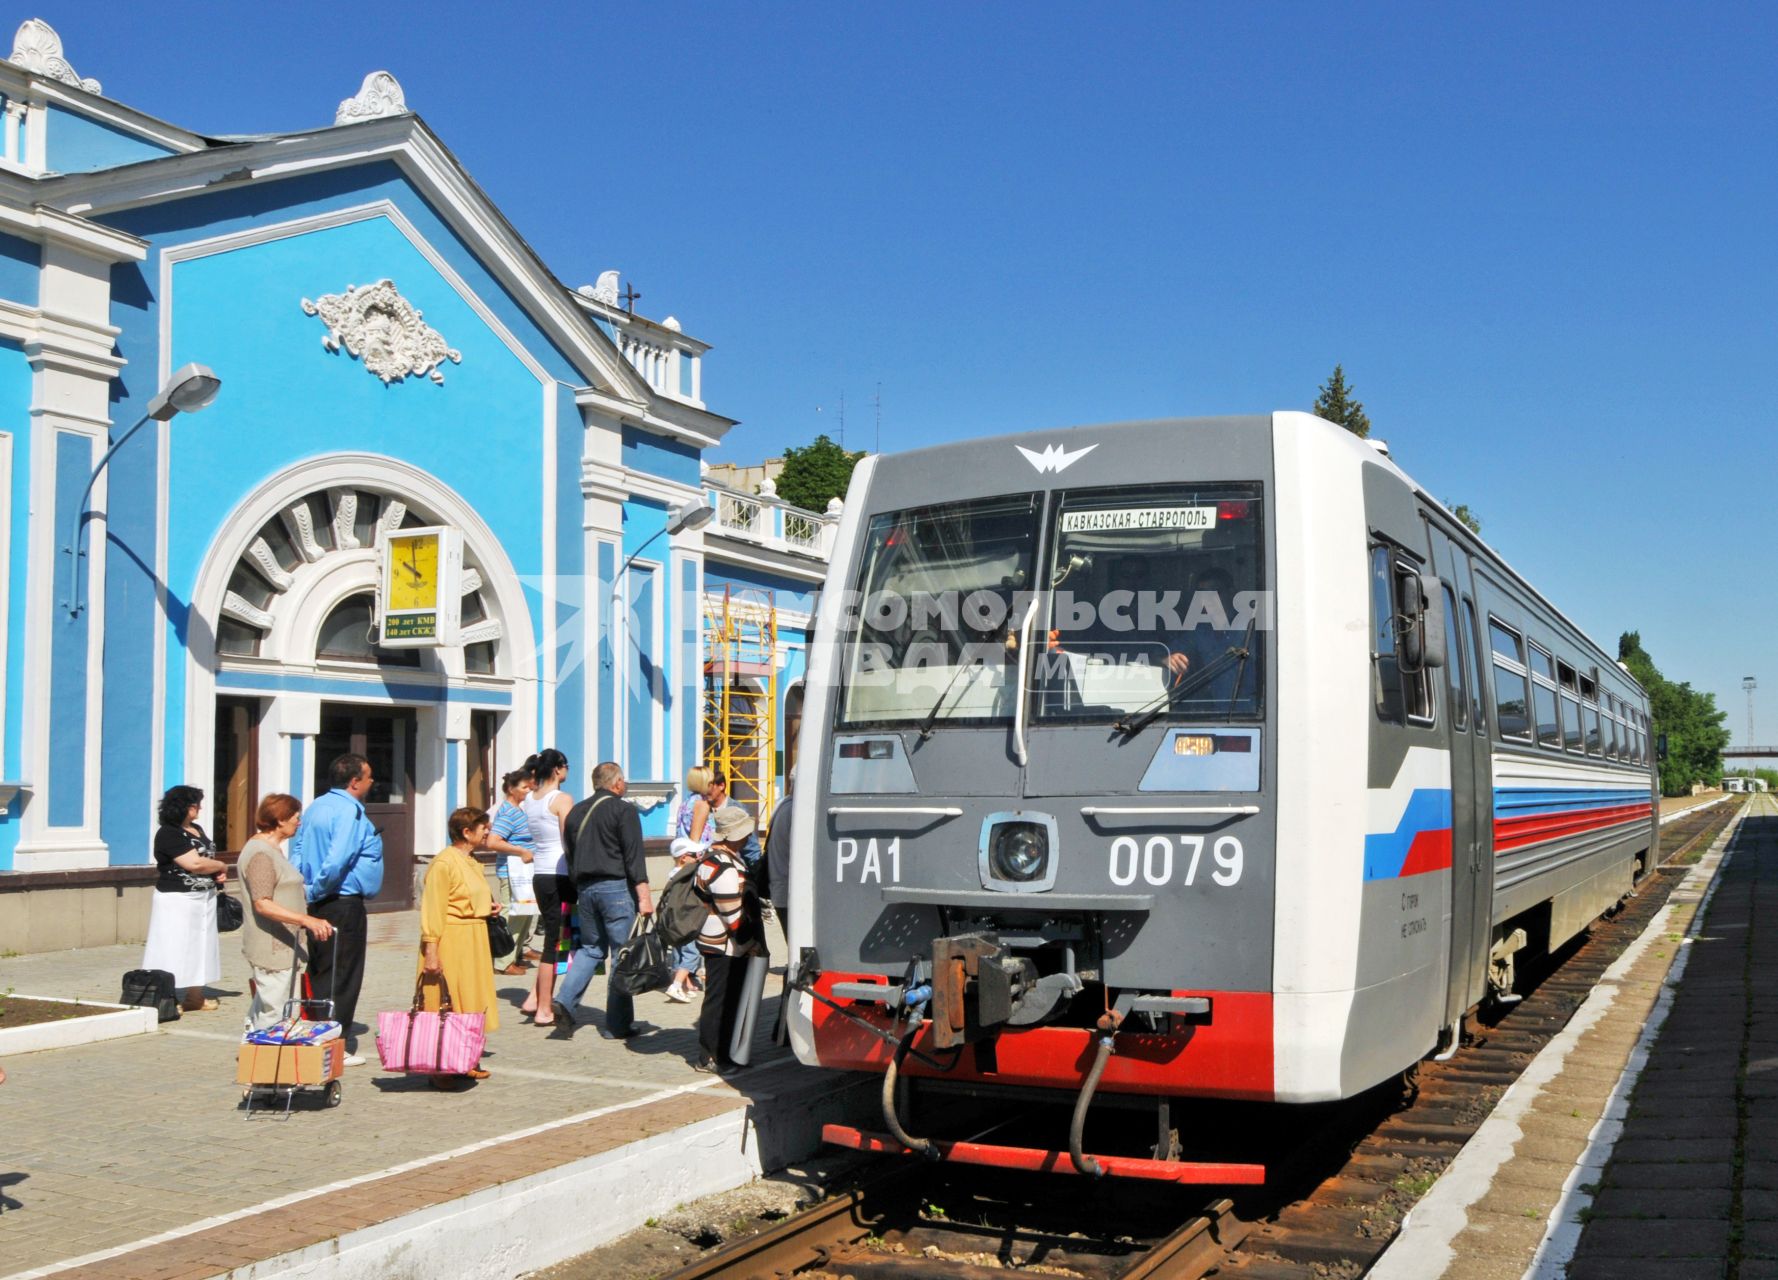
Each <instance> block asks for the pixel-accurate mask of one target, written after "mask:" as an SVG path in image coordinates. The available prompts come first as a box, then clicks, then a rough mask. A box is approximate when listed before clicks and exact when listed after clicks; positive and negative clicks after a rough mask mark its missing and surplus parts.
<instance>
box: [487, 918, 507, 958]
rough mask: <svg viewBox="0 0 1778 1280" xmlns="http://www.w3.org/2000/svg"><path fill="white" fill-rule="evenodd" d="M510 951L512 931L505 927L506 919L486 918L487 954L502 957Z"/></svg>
mask: <svg viewBox="0 0 1778 1280" xmlns="http://www.w3.org/2000/svg"><path fill="white" fill-rule="evenodd" d="M511 950H512V930H511V929H508V928H507V927H506V917H504V916H489V917H488V954H489V955H491V956H503V955H505V954H506V953H507V952H508V951H511Z"/></svg>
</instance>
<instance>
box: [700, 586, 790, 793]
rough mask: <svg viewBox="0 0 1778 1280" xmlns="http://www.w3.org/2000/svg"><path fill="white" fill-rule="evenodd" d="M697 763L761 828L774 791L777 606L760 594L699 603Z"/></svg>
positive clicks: (735, 592)
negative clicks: (700, 737)
mask: <svg viewBox="0 0 1778 1280" xmlns="http://www.w3.org/2000/svg"><path fill="white" fill-rule="evenodd" d="M704 763H706V764H708V765H713V766H715V767H717V768H720V769H721V770H722V773H723V776H724V777H726V778H727V779H728V783H729V796H730V798H732V799H733V800H735V801H736V802H737V803H739V804H742V805H745V806H747V807H748V808H749V809H752V810H753V813H754V817H755V820H756V821H758V822H759V823H760V824H761V825H762V826H763V825H764V824H765V823H766V821H767V820H768V819H769V818H770V817H771V814H772V802H773V800H774V799H776V796H777V788H778V607H777V605H776V603H774V601H773V597H772V593H771V592H770V591H767V590H764V589H763V588H740V589H737V588H734V587H725V588H724V589H723V592H722V595H721V596H716V595H708V594H707V595H705V597H704Z"/></svg>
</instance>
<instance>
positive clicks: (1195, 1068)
mask: <svg viewBox="0 0 1778 1280" xmlns="http://www.w3.org/2000/svg"><path fill="white" fill-rule="evenodd" d="M875 981H880V979H879V978H878V977H877V976H876V975H874V974H850V973H824V974H822V975H821V977H820V979H819V980H818V981H817V982H816V984H815V990H816V991H817V992H819V993H820V994H821V995H822V996H825V997H827V998H829V999H832V992H833V987H834V984H835V983H839V982H875ZM1172 994H1173V995H1176V996H1207V997H1208V998H1209V999H1210V1002H1211V1014H1210V1021H1209V1022H1208V1023H1204V1024H1200V1025H1194V1026H1183V1027H1180V1028H1179V1029H1178V1030H1176V1031H1174V1032H1171V1033H1169V1034H1165V1035H1151V1034H1144V1033H1136V1032H1125V1033H1123V1034H1121V1035H1119V1036H1118V1038H1117V1052H1116V1053H1115V1054H1113V1055H1112V1057H1111V1061H1110V1062H1109V1063H1107V1064H1106V1067H1105V1075H1104V1078H1103V1079H1102V1080H1101V1081H1100V1084H1099V1088H1100V1090H1101V1091H1103V1092H1110V1093H1152V1094H1172V1095H1175V1096H1181V1097H1199V1098H1237V1099H1243V1100H1248V1101H1255V1102H1270V1101H1271V1100H1272V996H1271V993H1270V992H1264V991H1261V992H1252V991H1175V992H1173V993H1172ZM846 1010H847V1013H850V1014H852V1015H855V1016H856V1017H860V1018H864V1019H866V1020H868V1021H869V1022H871V1023H873V1024H875V1025H876V1026H879V1027H882V1028H884V1029H885V1030H887V1029H888V1028H889V1026H890V1021H891V1020H890V1015H889V1013H888V1011H887V1010H886V1009H885V1008H884V1007H883V1006H882V1005H880V1004H876V1003H874V1002H868V1001H859V1002H855V1003H850V1004H847V1005H846ZM814 1021H815V1051H816V1053H817V1054H818V1055H819V1056H820V1058H821V1065H822V1066H824V1067H832V1068H835V1069H837V1070H850V1071H881V1070H883V1069H884V1068H885V1067H887V1066H888V1065H889V1059H890V1057H891V1055H892V1054H893V1052H894V1050H893V1049H892V1048H891V1046H890V1045H889V1044H888V1042H886V1041H885V1040H883V1039H882V1038H881V1037H878V1036H875V1035H872V1034H871V1033H870V1032H869V1031H868V1030H866V1029H865V1028H863V1027H861V1026H859V1025H858V1024H857V1023H856V1022H854V1021H853V1020H852V1018H849V1017H847V1016H846V1014H843V1013H840V1012H839V1011H837V1010H835V1009H833V1008H832V1007H830V1006H828V1005H825V1004H822V1003H821V1002H820V1001H819V1000H817V1001H815V1002H814ZM930 1039H931V1032H930V1027H928V1028H927V1029H925V1030H923V1031H922V1032H921V1033H920V1035H919V1037H918V1038H917V1039H916V1040H915V1041H914V1048H916V1049H918V1050H921V1051H922V1052H925V1053H928V1054H931V1055H932V1056H934V1057H938V1058H940V1059H941V1060H942V1059H947V1058H949V1056H950V1055H949V1054H948V1053H940V1052H936V1051H934V1050H933V1049H932V1047H931V1044H930ZM1094 1049H1095V1043H1094V1038H1093V1032H1091V1031H1090V1030H1088V1029H1086V1028H1084V1027H1031V1028H1024V1029H1021V1028H1009V1029H1007V1030H1006V1031H1003V1032H1002V1033H1001V1034H1000V1035H998V1036H996V1037H994V1038H993V1040H991V1041H989V1042H986V1043H983V1044H975V1045H970V1046H968V1047H966V1048H965V1049H964V1050H963V1053H962V1057H961V1058H960V1059H959V1060H958V1062H957V1065H956V1066H955V1067H953V1068H952V1069H951V1070H950V1071H938V1070H936V1069H934V1068H932V1067H929V1066H927V1065H926V1064H925V1063H923V1062H921V1061H920V1060H919V1059H918V1058H914V1057H912V1056H910V1057H908V1058H906V1059H904V1060H903V1073H904V1074H906V1075H910V1076H942V1077H944V1078H945V1079H949V1080H980V1081H984V1082H989V1083H998V1084H1006V1085H1027V1086H1033V1087H1036V1088H1048V1089H1077V1088H1079V1087H1080V1084H1081V1082H1082V1081H1083V1080H1084V1079H1085V1078H1086V1074H1087V1070H1088V1069H1089V1068H1090V1067H1091V1066H1092V1064H1093V1053H1094Z"/></svg>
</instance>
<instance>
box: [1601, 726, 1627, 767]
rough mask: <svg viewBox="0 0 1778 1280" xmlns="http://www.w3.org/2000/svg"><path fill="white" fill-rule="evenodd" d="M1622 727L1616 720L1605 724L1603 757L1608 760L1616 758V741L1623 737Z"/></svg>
mask: <svg viewBox="0 0 1778 1280" xmlns="http://www.w3.org/2000/svg"><path fill="white" fill-rule="evenodd" d="M1623 732H1624V727H1623V726H1622V725H1620V724H1619V723H1618V722H1617V721H1616V720H1607V721H1606V722H1605V756H1606V759H1608V760H1616V759H1617V758H1618V739H1619V738H1620V737H1621V736H1622V735H1623Z"/></svg>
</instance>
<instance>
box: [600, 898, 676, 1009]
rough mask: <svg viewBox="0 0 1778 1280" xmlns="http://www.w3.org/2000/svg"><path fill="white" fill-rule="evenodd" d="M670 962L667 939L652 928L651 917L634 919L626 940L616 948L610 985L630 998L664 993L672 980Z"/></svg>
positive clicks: (652, 919) (652, 920)
mask: <svg viewBox="0 0 1778 1280" xmlns="http://www.w3.org/2000/svg"><path fill="white" fill-rule="evenodd" d="M672 960H673V957H672V956H671V955H670V954H668V951H667V940H666V939H665V938H663V937H661V931H660V930H659V929H657V928H655V927H654V917H653V916H652V915H647V916H638V917H637V918H636V923H635V925H634V927H632V928H631V930H630V940H629V941H628V942H626V943H624V944H623V946H621V947H619V948H618V949H617V959H616V962H615V963H614V964H613V965H612V967H611V985H612V986H614V987H616V988H617V989H618V990H619V991H622V992H624V993H626V994H627V995H632V996H639V995H642V994H644V993H645V992H649V991H665V990H666V989H667V985H668V983H670V982H672V980H673V964H672Z"/></svg>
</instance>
